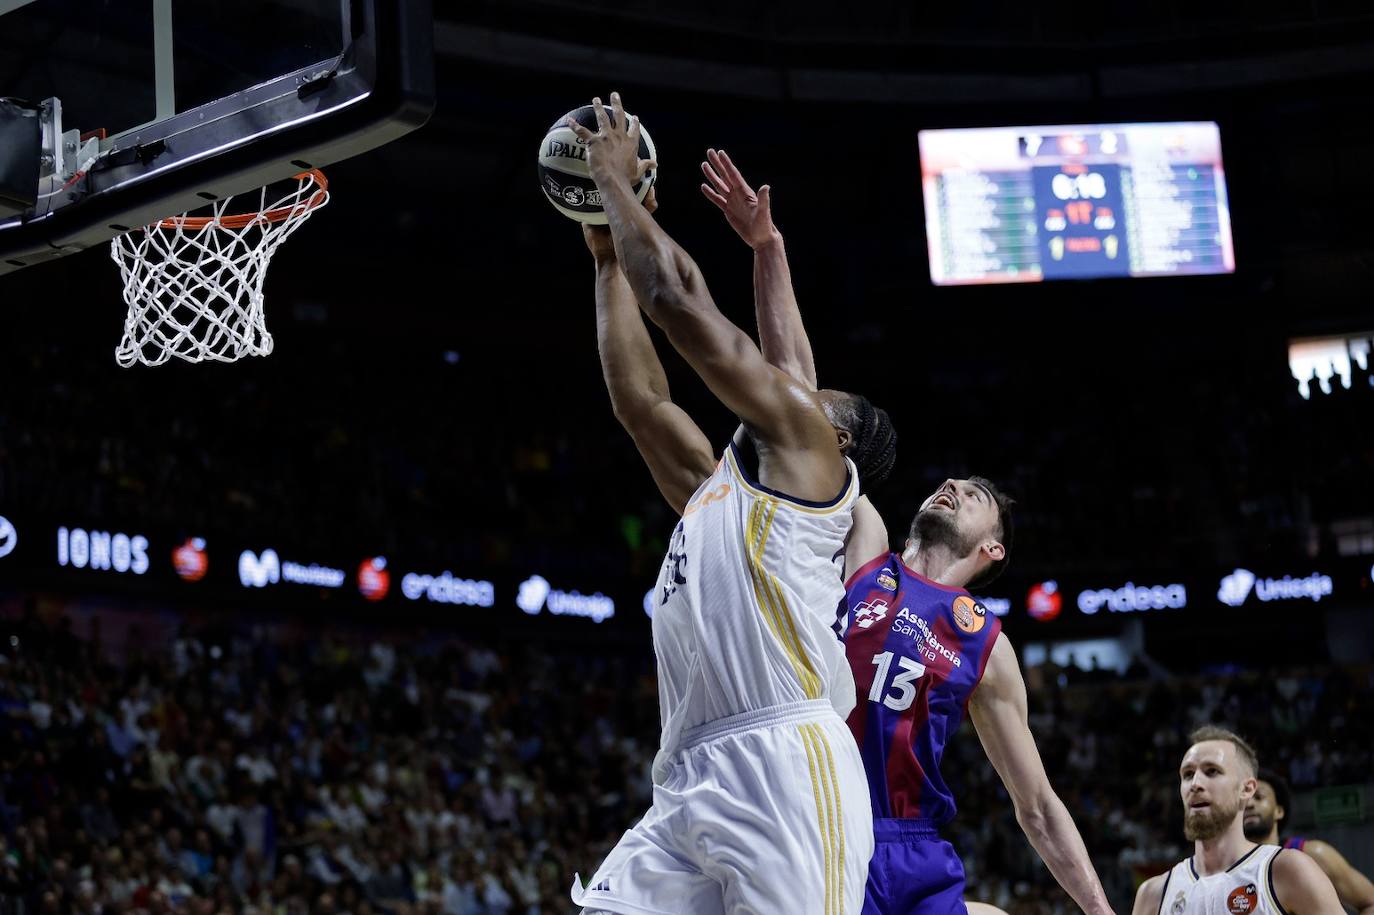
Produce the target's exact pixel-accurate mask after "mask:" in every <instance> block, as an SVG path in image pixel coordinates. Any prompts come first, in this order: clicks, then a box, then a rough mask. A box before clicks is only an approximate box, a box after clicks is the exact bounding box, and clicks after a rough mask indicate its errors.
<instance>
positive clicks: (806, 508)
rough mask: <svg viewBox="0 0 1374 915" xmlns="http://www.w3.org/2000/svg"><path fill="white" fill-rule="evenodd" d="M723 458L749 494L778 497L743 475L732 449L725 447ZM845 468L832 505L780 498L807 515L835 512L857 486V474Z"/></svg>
mask: <svg viewBox="0 0 1374 915" xmlns="http://www.w3.org/2000/svg"><path fill="white" fill-rule="evenodd" d="M725 459H726V460H727V461H728V462H729V463H730V469H731V470H732V471H734V474H735V479H737V480H739V483H740V485H741V486H743V487H744V488H745V489H746V490H747V491H748V492H749V494H750V495H752V496H754V497H755V498H757V499H773V500H774V501H776V500H777V499H778V497H777V496H775V495H774V494H773V493H770V492H764V491H763V490H762V489H759V488H758V487H757V486H755V485H754V484H753V483H752V482H750V480H749V478H748V477H747V476H745V474H744V471H743V470H742V469H740V466H739V464H738V463H736V461H735V454H734V450H733V449H731V448H726V449H725ZM845 470H846V471H847V473H846V476H848V478H849V479H848V482H847V483H846V485H845V488H844V492H842V493H840V495H839V496H837V497H836V499H835V504H834V505H828V506H826V507H825V508H816V507H814V506H810V505H802V504H800V503H798V502H797V501H796V500H794V499H792V498H790V497H788V496H783V497H782V498H783V500H784V501H785V502H786V503H787V507H788V508H790V509H793V510H794V511H799V512H806V513H807V514H808V515H833V514H834V513H835V512H837V511H839V510H840V509H841V508H844V507H845V506H846V505H847V503H848V502H849V497H850V495H851V494H852V493H853V490H854V487H855V486H857V485H858V483H859V478H858V474H856V473H854V472H853V471H850V470H849V468H848V465H846V466H845Z"/></svg>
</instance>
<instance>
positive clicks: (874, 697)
mask: <svg viewBox="0 0 1374 915" xmlns="http://www.w3.org/2000/svg"><path fill="white" fill-rule="evenodd" d="M894 657H896V658H897V667H898V668H899V670H898V672H897V675H896V676H895V677H893V678H892V686H891V689H892V690H893V694H892V695H889V696H886V697H884V696H883V693H884V692H885V690H884V687H885V686H887V674H888V670H889V669H890V668H891V667H892V659H893V658H894ZM873 664H874V665H875V666H876V667H877V668H878V672H877V673H876V674H874V675H873V687H872V689H870V690H869V691H868V701H869V702H881V703H882V704H883V705H885V706H887V707H888V708H890V709H892V710H893V711H894V712H904V711H906V710H907V709H909V708H911V703H912V702H913V701H914V700H915V699H916V686H915V684H914V681H916V680H919V679H920V678H921V677H923V676H925V673H926V666H925V665H924V664H922V663H920V662H919V661H913V660H912V659H911V658H908V657H906V656H905V655H902V656H900V657H898V656H897V655H896V654H895V653H894V652H891V651H884V652H883V653H882V654H875V655H874V656H873Z"/></svg>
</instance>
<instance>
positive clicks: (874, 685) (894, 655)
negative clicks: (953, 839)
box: [842, 553, 1002, 824]
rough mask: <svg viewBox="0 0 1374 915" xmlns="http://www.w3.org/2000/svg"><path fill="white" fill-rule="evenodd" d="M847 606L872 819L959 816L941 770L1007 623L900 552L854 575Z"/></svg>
mask: <svg viewBox="0 0 1374 915" xmlns="http://www.w3.org/2000/svg"><path fill="white" fill-rule="evenodd" d="M845 598H846V600H845V605H844V606H843V607H842V611H843V616H842V621H843V623H844V626H843V629H844V640H845V649H846V653H847V655H848V658H849V665H850V668H851V670H852V671H853V672H854V687H855V690H856V692H857V694H858V698H859V700H860V701H859V703H858V704H857V705H856V706H855V708H854V711H853V712H852V713H850V716H849V729H850V731H852V732H853V734H854V739H855V740H856V741H858V744H859V749H860V752H861V753H862V755H863V758H864V768H865V769H866V770H867V772H868V789H869V795H870V797H871V798H872V801H873V816H874V817H883V818H887V817H902V818H906V817H914V818H921V819H929V820H933V821H934V822H935V823H937V824H943V823H946V822H948V821H949V820H951V819H953V817H954V812H955V804H954V796H953V794H952V793H951V792H950V790H949V788H948V787H947V786H946V785H945V780H944V777H943V776H942V775H941V773H940V758H941V757H942V756H943V755H944V751H945V744H946V743H947V742H948V741H949V740H950V739H951V738H952V737H953V736H954V734H955V732H956V731H958V730H959V724H960V722H961V721H963V718H964V711H965V709H966V708H967V706H968V701H969V697H970V696H972V694H973V690H974V688H975V687H976V686H977V685H978V681H979V680H981V679H982V676H983V669H984V668H985V667H986V666H987V663H988V657H989V656H990V655H991V654H992V647H993V645H994V644H995V643H996V641H997V635H998V633H999V632H1001V631H1002V624H1001V621H1000V620H998V619H997V617H996V616H994V615H992V614H991V613H989V612H988V611H987V609H986V608H985V607H984V606H983V605H982V604H980V603H978V602H977V601H976V600H974V599H973V598H972V597H971V596H969V593H968V592H967V591H965V590H964V589H963V588H952V587H948V586H946V585H941V584H937V583H935V582H933V581H931V580H930V579H928V578H926V577H924V576H922V575H920V574H918V573H916V572H914V571H912V570H911V569H908V568H907V567H906V566H905V565H904V564H903V563H902V559H901V556H900V555H898V554H897V553H888V554H886V555H883V556H879V557H878V558H876V559H874V560H873V561H872V562H870V563H868V564H867V565H865V566H863V567H862V568H861V569H859V570H858V571H857V572H855V573H854V574H853V575H851V576H850V578H849V581H848V582H847V583H846V594H845Z"/></svg>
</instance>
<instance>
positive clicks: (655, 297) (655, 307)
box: [641, 249, 704, 332]
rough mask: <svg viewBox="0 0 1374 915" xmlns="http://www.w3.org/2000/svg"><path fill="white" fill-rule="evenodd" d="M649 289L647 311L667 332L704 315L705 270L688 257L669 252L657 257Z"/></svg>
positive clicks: (649, 273)
mask: <svg viewBox="0 0 1374 915" xmlns="http://www.w3.org/2000/svg"><path fill="white" fill-rule="evenodd" d="M645 286H646V289H645V295H644V298H643V299H642V300H641V301H642V302H643V304H644V308H645V310H646V311H647V312H648V313H649V316H650V317H651V318H653V319H654V322H655V323H657V324H658V325H659V326H660V327H662V328H663V329H664V330H667V331H669V332H671V331H672V330H673V329H674V328H678V327H682V326H683V325H685V324H688V323H690V322H693V321H696V320H697V319H698V317H699V316H700V314H701V312H702V306H703V304H704V303H703V300H702V296H701V294H700V290H701V289H702V282H701V271H700V270H699V269H698V268H697V265H696V262H695V261H693V260H692V259H691V258H690V257H688V256H687V255H686V254H684V253H682V252H680V251H677V250H675V249H669V250H665V251H664V252H663V253H662V254H661V255H660V256H659V257H655V258H654V259H653V265H652V269H650V270H649V271H648V273H647V276H646V277H645Z"/></svg>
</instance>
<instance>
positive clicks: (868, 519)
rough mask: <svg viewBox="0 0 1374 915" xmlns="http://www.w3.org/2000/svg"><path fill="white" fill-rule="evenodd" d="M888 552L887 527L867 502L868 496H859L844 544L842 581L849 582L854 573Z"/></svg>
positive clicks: (876, 511)
mask: <svg viewBox="0 0 1374 915" xmlns="http://www.w3.org/2000/svg"><path fill="white" fill-rule="evenodd" d="M887 552H888V542H887V525H886V524H884V523H883V516H882V515H880V514H878V509H876V508H874V507H873V503H872V502H870V501H868V496H860V497H859V498H858V500H857V501H856V502H855V503H854V526H853V527H851V528H850V529H849V537H848V539H846V540H845V543H844V580H845V581H846V582H848V581H849V579H850V578H852V577H853V576H854V573H855V572H857V571H859V569H861V568H863V567H864V566H865V565H867V564H868V563H870V562H872V561H873V560H874V559H877V558H878V557H879V556H886V555H887Z"/></svg>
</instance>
